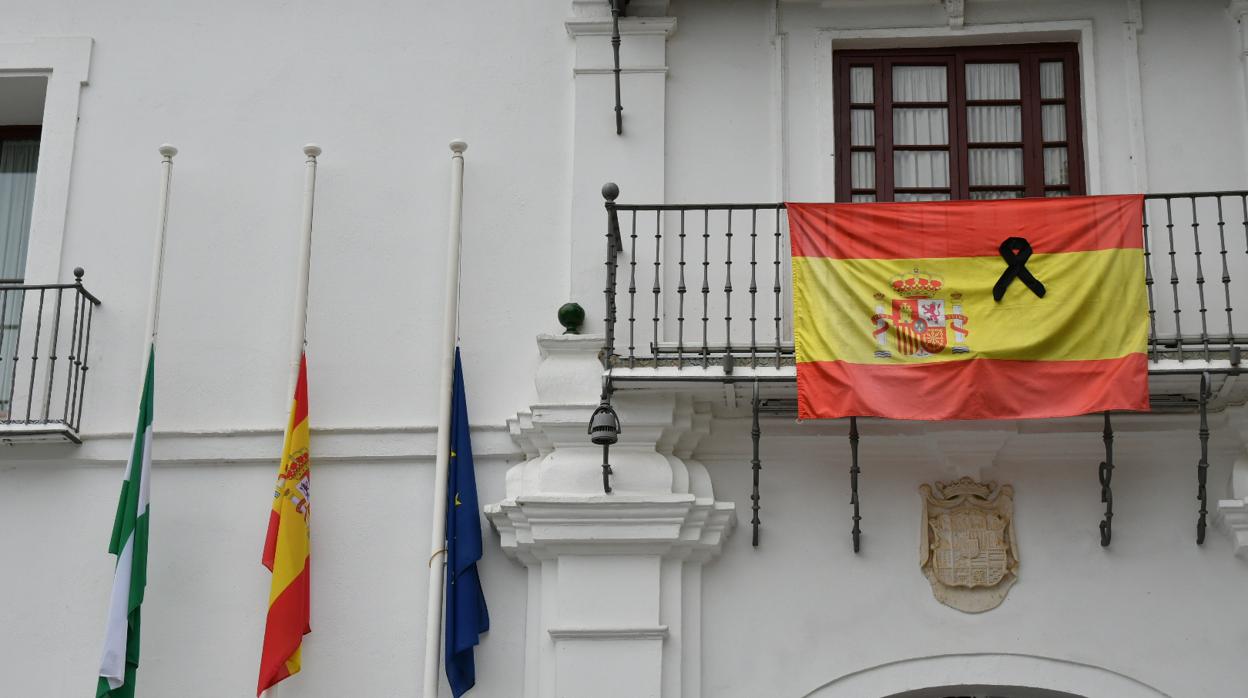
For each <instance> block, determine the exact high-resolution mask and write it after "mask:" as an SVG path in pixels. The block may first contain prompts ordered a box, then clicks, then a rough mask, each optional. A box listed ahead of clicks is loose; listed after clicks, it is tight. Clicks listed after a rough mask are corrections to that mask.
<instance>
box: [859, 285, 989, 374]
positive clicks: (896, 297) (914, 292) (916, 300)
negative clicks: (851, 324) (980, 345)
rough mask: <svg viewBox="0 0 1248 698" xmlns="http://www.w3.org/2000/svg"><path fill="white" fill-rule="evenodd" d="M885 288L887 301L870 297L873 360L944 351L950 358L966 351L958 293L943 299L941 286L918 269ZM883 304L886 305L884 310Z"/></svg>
mask: <svg viewBox="0 0 1248 698" xmlns="http://www.w3.org/2000/svg"><path fill="white" fill-rule="evenodd" d="M889 288H890V290H891V291H892V294H893V297H892V298H891V299H890V298H889V297H888V296H885V295H884V294H883V293H876V294H875V295H874V298H875V313H874V314H873V315H872V316H871V322H872V323H873V324H874V328H873V329H872V332H871V336H872V337H874V338H875V341H876V344H878V345H879V346H878V348H877V349H876V350H875V357H876V358H877V359H888V358H892V355H893V352H894V351H895V352H897V353H898V354H901V355H903V356H919V357H923V356H931V355H933V354H939V353H941V352H942V351H944V350H945V349H946V348H948V349H949V351H950V353H952V354H963V353H966V352H968V351H970V349H969V348H968V347H967V345H966V335H967V329H966V323H967V317H966V315H965V314H963V312H962V305H961V303H962V294H961V293H951V294H949V296H948V298H946V297H945V296H944V294H945V292H946V291H947V289H946V288H945V282H944V281H943V280H942V279H941V278H940V277H939V276H936V275H934V274H930V273H928V272H925V271H920V270H918V269H914V270H913V271H912V272H909V273H905V274H898V275H897V276H895V277H893V279H892V283H890V284H889ZM946 301H947V302H948V305H946ZM886 302H887V303H890V305H888V306H886V305H885V303H886ZM890 334H891V335H892V339H893V341H892V342H891V343H890V342H889V341H888V340H889V335H890Z"/></svg>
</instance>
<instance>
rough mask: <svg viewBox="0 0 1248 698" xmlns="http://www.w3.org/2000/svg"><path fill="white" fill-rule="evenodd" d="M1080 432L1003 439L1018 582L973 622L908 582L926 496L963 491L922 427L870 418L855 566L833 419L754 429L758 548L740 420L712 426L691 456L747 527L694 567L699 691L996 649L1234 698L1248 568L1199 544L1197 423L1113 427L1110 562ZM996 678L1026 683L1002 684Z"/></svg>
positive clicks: (1217, 547)
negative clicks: (937, 486)
mask: <svg viewBox="0 0 1248 698" xmlns="http://www.w3.org/2000/svg"><path fill="white" fill-rule="evenodd" d="M1085 422H1086V423H1085V424H1084V425H1083V427H1082V428H1081V429H1083V430H1082V431H1080V432H1075V433H1071V432H1069V431H1067V433H1039V432H1038V431H1037V432H1033V433H1021V434H1015V435H1012V436H1010V437H1009V439H1008V440H1007V441H1006V442H1005V445H1004V447H1003V448H1002V450H1001V453H1000V455H998V457H997V465H996V467H995V468H991V469H985V470H984V471H983V473H982V476H983V478H985V479H992V480H995V481H998V482H1002V483H1009V484H1012V485H1013V486H1014V490H1015V497H1014V502H1015V522H1016V525H1017V533H1018V545H1019V551H1020V572H1019V581H1018V583H1017V584H1015V585H1014V586H1013V587H1012V588H1011V589H1010V591H1009V595H1008V596H1007V597H1006V599H1005V601H1004V603H1002V604H1001V606H1000V607H998V608H996V609H994V610H992V611H989V612H987V613H983V614H978V615H971V614H964V613H962V612H960V611H957V610H954V609H952V608H949V607H946V606H944V605H942V604H940V603H939V602H937V601H936V600H935V598H933V596H932V591H931V587H930V585H929V583H928V581H927V579H926V578H924V577H923V575H922V573H921V572H920V570H919V565H918V549H919V531H920V524H921V521H922V519H921V511H922V509H921V502H920V499H919V494H918V487H919V485H921V484H923V483H924V482H931V481H934V480H938V479H939V480H948V479H954V478H953V476H954V472H953V471H952V470H950V469H949V466H947V465H946V464H945V463H944V462H942V460H941V458H940V457H939V450H935V451H934V450H933V448H934V447H933V442H934V438H933V435H932V434H930V433H929V434H924V433H922V432H921V431H919V430H917V429H913V430H907V431H906V432H905V433H899V430H898V429H897V428H895V427H894V426H889V425H882V424H880V423H879V422H874V421H868V422H864V423H863V424H862V431H863V436H862V441H861V459H860V464H861V467H862V475H861V480H860V487H859V492H860V496H861V500H862V516H863V520H862V529H863V534H862V552H861V553H860V554H858V555H856V556H855V555H854V553H853V551H852V548H851V545H850V535H849V531H850V527H851V523H852V522H851V520H850V517H851V514H852V509H851V507H850V504H849V444H848V440H847V439H846V436H845V435H846V428H847V427H846V425H845V423H844V422H833V423H828V424H810V423H808V424H798V425H795V424H793V423H791V422H788V421H787V420H781V419H770V420H764V423H763V425H762V432H763V437H762V454H761V457H762V463H763V470H762V478H761V494H762V499H761V506H762V509H761V514H760V518H761V519H762V521H763V527H762V540H761V545H760V547H758V548H757V549H754V548H751V546H750V536H749V530H748V526H749V524H748V521H749V516H750V514H749V510H750V504H751V502H750V500H749V494H750V489H751V484H750V477H751V475H750V464H749V456H748V454H749V425H748V422H747V421H746V420H738V421H735V422H734V421H729V420H724V421H719V422H717V423H716V424H715V427H714V431H713V432H712V436H711V438H710V440H708V441H707V442H704V443H706V444H707V448H706V450H707V451H708V453H705V454H700V455H701V457H702V460H703V461H704V462H705V463H706V464H707V467H708V468H709V469H710V471H711V475H712V478H713V479H714V481H715V493H716V496H717V497H719V498H724V499H729V500H732V501H735V502H736V505H737V508H738V512H740V515H741V521H742V530H741V531H740V532H739V534H738V535H736V536H734V537H733V538H731V539H729V540H728V542H727V544H726V546H725V551H724V554H723V556H722V557H721V558H720V559H718V560H717V561H716V562H714V563H713V564H712V565H710V566H708V567H707V568H706V570H705V571H704V573H703V590H704V595H703V603H704V606H703V616H702V618H703V620H702V632H703V635H702V637H703V648H704V660H703V661H704V666H703V672H704V680H705V694H706V695H713V696H717V697H719V696H723V697H731V696H741V697H746V696H763V695H768V696H804V695H806V694H807V693H809V692H811V691H813V690H815V689H816V688H818V687H820V686H822V685H824V684H826V683H828V682H831V681H833V680H834V679H837V678H840V677H842V676H844V675H846V674H850V673H852V672H858V671H862V670H864V669H868V668H871V667H876V666H879V665H882V664H887V663H890V662H896V661H900V660H904V659H909V658H916V657H925V656H931V655H943V654H964V655H973V654H980V653H986V654H994V653H1003V654H1023V655H1035V656H1039V657H1046V658H1050V659H1057V660H1062V661H1065V662H1074V663H1078V664H1087V665H1091V666H1095V667H1101V668H1103V669H1105V670H1108V671H1112V672H1116V673H1119V674H1123V675H1125V676H1127V677H1131V678H1133V679H1135V680H1136V681H1139V682H1142V683H1144V684H1146V685H1150V686H1152V687H1154V688H1156V689H1157V690H1160V691H1162V692H1163V693H1165V694H1167V695H1173V696H1231V695H1239V694H1240V693H1241V692H1242V685H1243V684H1242V672H1241V671H1240V669H1239V668H1240V667H1241V665H1242V658H1243V649H1244V647H1245V643H1246V642H1248V635H1245V631H1244V628H1245V627H1248V610H1245V609H1248V604H1245V601H1248V590H1246V589H1245V586H1244V584H1243V579H1244V574H1245V573H1248V562H1245V561H1243V560H1240V559H1237V558H1235V557H1233V555H1232V550H1231V546H1230V543H1229V541H1228V540H1227V539H1226V538H1225V537H1223V536H1222V535H1220V534H1218V535H1212V534H1211V535H1210V536H1209V538H1208V539H1207V541H1206V543H1205V544H1204V546H1203V547H1198V546H1197V545H1196V543H1195V522H1196V509H1197V502H1196V500H1195V488H1196V479H1195V459H1196V456H1197V455H1198V453H1199V451H1198V447H1197V441H1196V424H1195V419H1194V418H1191V419H1185V420H1181V421H1180V422H1179V423H1177V424H1176V425H1175V426H1174V427H1173V430H1171V428H1163V429H1161V430H1159V431H1155V433H1148V432H1147V431H1140V430H1141V429H1145V430H1154V429H1156V427H1149V426H1147V425H1148V424H1150V423H1149V422H1146V421H1138V422H1135V423H1134V424H1133V423H1132V422H1131V421H1130V420H1126V424H1124V423H1123V420H1121V419H1120V420H1118V421H1117V429H1118V431H1117V435H1116V440H1115V463H1116V465H1117V468H1116V469H1115V471H1114V477H1113V490H1114V513H1115V516H1114V522H1113V523H1114V526H1113V544H1112V546H1111V547H1110V548H1108V549H1102V548H1101V546H1100V544H1099V539H1098V531H1097V524H1098V522H1099V521H1100V519H1101V514H1102V512H1103V509H1104V505H1102V504H1101V502H1100V487H1099V484H1098V482H1097V478H1096V468H1097V464H1098V463H1099V462H1100V460H1101V459H1102V458H1103V457H1104V452H1103V450H1102V445H1101V435H1100V423H1099V420H1096V419H1091V418H1089V419H1087V420H1085ZM1186 422H1190V424H1189V423H1186ZM1152 424H1156V422H1152ZM916 426H917V425H916ZM980 426H982V425H980ZM1038 426H1039V428H1044V427H1043V425H1041V424H1039V423H1037V424H1033V425H1031V426H1030V427H1028V426H1027V425H1024V426H1023V427H1022V428H1023V429H1036V428H1037V427H1038ZM1068 428H1069V427H1068ZM971 438H974V437H971ZM1235 448H1236V445H1235V441H1234V436H1233V435H1232V434H1228V433H1227V432H1226V431H1225V430H1223V429H1215V434H1214V437H1213V440H1212V442H1211V457H1210V461H1211V463H1212V466H1211V469H1210V473H1209V482H1210V483H1211V486H1212V487H1213V489H1212V492H1218V491H1221V490H1222V487H1223V486H1224V483H1225V482H1226V481H1227V480H1228V478H1229V475H1230V472H1229V468H1230V462H1231V460H1232V459H1233V457H1234V453H1235ZM712 450H713V451H714V455H713V454H712V453H710V452H709V451H712ZM950 461H952V462H954V463H957V459H956V458H954V457H950ZM1211 496H1213V497H1214V498H1215V499H1216V496H1217V495H1216V494H1213V495H1211ZM969 666H973V663H972V664H970V665H969ZM969 675H970V673H969V670H968V674H967V676H969ZM964 678H965V677H964ZM994 678H996V679H998V680H997V681H992V682H991V683H997V684H1000V685H1012V684H1015V682H1017V683H1023V684H1024V685H1033V684H1031V683H1027V682H1026V681H1020V680H1019V677H1018V676H1012V675H1007V674H1005V673H1004V672H1003V674H1002V675H1000V676H996V677H994ZM1012 678H1013V679H1014V681H1011V679H1012ZM986 683H989V682H986ZM919 687H921V685H912V686H911V688H919ZM1050 687H1052V686H1050ZM1084 690H1090V689H1089V688H1088V687H1087V685H1085V686H1084ZM835 695H842V694H835ZM845 695H849V694H845ZM857 695H863V696H866V695H868V694H867V693H861V694H857ZM871 695H879V694H871ZM1085 695H1092V696H1100V695H1108V694H1102V693H1097V692H1095V691H1091V692H1090V693H1087V694H1085Z"/></svg>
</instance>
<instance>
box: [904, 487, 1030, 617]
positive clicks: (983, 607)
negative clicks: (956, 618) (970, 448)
mask: <svg viewBox="0 0 1248 698" xmlns="http://www.w3.org/2000/svg"><path fill="white" fill-rule="evenodd" d="M919 492H920V494H922V496H923V532H922V534H921V536H920V539H919V567H921V568H922V569H923V574H924V576H926V577H927V579H928V581H929V582H931V584H932V593H933V595H935V597H936V599H937V600H938V601H940V602H941V603H943V604H945V605H946V606H952V607H953V608H956V609H958V610H959V611H965V612H967V613H980V612H982V611H987V610H990V609H993V608H996V607H997V606H999V605H1000V604H1001V602H1002V601H1003V600H1005V594H1006V592H1007V591H1009V589H1010V586H1012V585H1013V584H1014V582H1015V581H1016V580H1017V579H1018V541H1017V540H1016V539H1015V536H1014V488H1013V487H1010V486H1009V485H1002V486H1000V487H998V486H997V483H995V482H990V483H988V484H986V485H985V484H982V483H978V482H975V481H974V480H972V479H971V478H969V477H964V478H962V479H960V480H958V481H956V482H938V483H936V485H935V486H934V487H933V486H931V485H926V484H925V485H922V486H921V487H919Z"/></svg>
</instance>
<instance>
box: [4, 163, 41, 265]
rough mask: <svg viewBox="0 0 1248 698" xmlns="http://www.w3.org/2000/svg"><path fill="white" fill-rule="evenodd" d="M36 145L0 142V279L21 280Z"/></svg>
mask: <svg viewBox="0 0 1248 698" xmlns="http://www.w3.org/2000/svg"><path fill="white" fill-rule="evenodd" d="M38 162H39V141H38V140H34V139H23V140H8V141H0V279H13V280H17V279H21V278H22V275H23V274H24V273H25V271H26V244H27V242H28V241H29V238H30V214H31V210H32V207H33V206H34V203H35V165H36V164H37V163H38Z"/></svg>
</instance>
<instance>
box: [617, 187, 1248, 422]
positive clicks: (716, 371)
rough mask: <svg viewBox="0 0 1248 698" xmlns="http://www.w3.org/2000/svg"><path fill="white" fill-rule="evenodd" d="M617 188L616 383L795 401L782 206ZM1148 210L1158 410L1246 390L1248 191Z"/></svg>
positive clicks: (1153, 384)
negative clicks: (750, 387) (737, 387)
mask: <svg viewBox="0 0 1248 698" xmlns="http://www.w3.org/2000/svg"><path fill="white" fill-rule="evenodd" d="M617 192H618V190H617V189H616V188H615V186H614V185H608V186H607V187H604V195H606V196H607V199H606V210H607V260H606V281H607V283H606V292H605V295H606V316H605V323H606V326H605V333H606V346H605V350H604V365H605V366H606V367H607V368H608V372H609V374H610V380H611V383H612V385H613V387H614V388H626V387H629V385H630V384H637V383H650V384H654V383H661V384H667V383H671V384H675V383H687V382H711V383H722V384H732V383H759V384H762V385H764V394H765V396H767V397H768V398H769V399H768V400H767V401H766V402H767V403H768V404H769V405H770V406H771V408H772V409H773V410H776V411H779V412H786V411H789V410H788V409H786V406H787V405H788V404H789V403H791V402H792V399H791V398H792V396H793V395H794V393H795V390H794V388H793V384H794V383H795V381H796V370H795V367H794V349H793V324H792V317H791V313H792V279H791V276H790V274H791V265H790V260H789V241H788V221H787V216H786V211H785V206H784V204H782V203H760V204H640V205H639V204H625V203H619V202H617V201H616V200H615V198H616V196H615V194H617ZM1144 209H1145V210H1144V220H1143V221H1141V225H1142V227H1143V233H1144V244H1145V260H1146V270H1145V272H1146V276H1145V283H1146V285H1147V289H1148V301H1149V342H1148V356H1149V373H1150V392H1151V397H1152V401H1153V407H1154V409H1160V410H1189V409H1193V410H1194V409H1196V408H1197V407H1198V406H1199V403H1200V402H1201V392H1202V391H1201V390H1200V388H1199V386H1200V384H1201V383H1202V381H1203V382H1205V383H1206V384H1207V389H1206V393H1205V394H1206V395H1207V396H1208V397H1209V399H1210V400H1211V402H1210V404H1209V406H1210V407H1216V406H1219V405H1222V404H1227V403H1228V402H1233V401H1234V400H1236V399H1242V398H1243V397H1245V395H1244V394H1241V393H1244V392H1245V391H1243V390H1236V389H1235V386H1234V380H1233V376H1235V375H1237V374H1238V373H1239V372H1240V370H1241V368H1240V350H1241V347H1242V346H1243V345H1244V344H1245V343H1248V308H1245V307H1243V306H1244V304H1243V303H1241V304H1240V305H1241V307H1240V308H1238V309H1237V308H1235V307H1234V306H1235V302H1234V301H1235V300H1236V299H1248V191H1222V192H1190V193H1175V194H1148V195H1146V196H1145V206H1144ZM1236 328H1239V330H1238V332H1237V331H1236ZM1228 379H1230V380H1228ZM1241 388H1242V386H1241ZM730 401H731V399H730ZM765 407H766V405H765Z"/></svg>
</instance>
